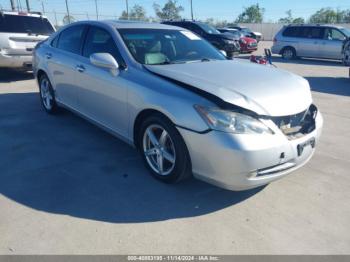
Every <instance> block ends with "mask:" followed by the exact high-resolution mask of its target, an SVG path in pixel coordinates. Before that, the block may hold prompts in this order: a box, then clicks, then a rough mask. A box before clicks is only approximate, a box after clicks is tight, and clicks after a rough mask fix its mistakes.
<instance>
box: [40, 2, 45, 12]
mask: <svg viewBox="0 0 350 262" xmlns="http://www.w3.org/2000/svg"><path fill="white" fill-rule="evenodd" d="M41 8H42V10H43V14H45V6H44V1H43V0H41Z"/></svg>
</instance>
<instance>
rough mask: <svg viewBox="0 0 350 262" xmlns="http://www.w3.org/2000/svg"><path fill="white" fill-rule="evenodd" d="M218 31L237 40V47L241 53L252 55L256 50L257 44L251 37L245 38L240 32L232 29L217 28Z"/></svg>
mask: <svg viewBox="0 0 350 262" xmlns="http://www.w3.org/2000/svg"><path fill="white" fill-rule="evenodd" d="M218 31H219V32H220V33H222V34H230V35H233V36H235V37H238V38H239V45H240V47H241V53H252V52H254V51H256V50H258V42H257V41H256V40H255V39H254V38H251V37H247V36H245V35H244V34H243V33H242V32H240V31H238V30H237V29H232V28H218Z"/></svg>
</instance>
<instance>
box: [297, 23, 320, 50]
mask: <svg viewBox="0 0 350 262" xmlns="http://www.w3.org/2000/svg"><path fill="white" fill-rule="evenodd" d="M323 32H324V28H322V27H318V26H314V27H313V26H305V27H304V26H303V27H300V29H299V34H298V36H299V37H300V40H299V41H298V50H297V55H298V56H306V57H320V50H321V44H322V40H323Z"/></svg>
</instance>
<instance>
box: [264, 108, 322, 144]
mask: <svg viewBox="0 0 350 262" xmlns="http://www.w3.org/2000/svg"><path fill="white" fill-rule="evenodd" d="M316 115H317V107H316V106H315V105H311V106H310V107H309V108H308V109H307V110H305V111H303V112H301V113H299V114H295V115H290V116H282V117H272V118H271V120H272V121H273V122H274V123H275V124H276V125H277V126H278V128H279V129H280V130H281V131H282V133H283V134H285V135H286V136H287V137H288V139H290V140H292V139H296V138H300V137H302V136H304V135H306V134H309V133H311V132H312V131H314V130H315V128H316V123H315V119H316Z"/></svg>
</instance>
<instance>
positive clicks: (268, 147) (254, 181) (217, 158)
mask: <svg viewBox="0 0 350 262" xmlns="http://www.w3.org/2000/svg"><path fill="white" fill-rule="evenodd" d="M263 121H264V123H265V124H266V125H268V126H269V127H270V128H271V129H272V130H274V132H275V134H273V135H269V134H256V135H252V134H232V133H225V132H219V131H210V132H207V133H204V134H203V133H196V132H192V131H189V130H186V129H182V128H178V130H179V132H180V133H181V135H182V136H183V138H184V140H185V142H186V144H187V147H188V150H189V153H190V157H191V161H192V170H193V174H194V176H195V177H197V178H198V179H201V180H204V181H206V182H209V183H211V184H215V185H217V186H220V187H222V188H226V189H230V190H246V189H250V188H255V187H259V186H262V185H265V184H268V183H270V182H272V181H275V180H277V179H280V178H282V177H284V176H285V175H287V174H289V173H290V172H293V171H295V170H296V169H298V168H300V167H302V166H303V165H304V164H306V163H307V162H308V161H309V160H310V159H311V157H312V155H313V153H314V150H315V146H317V142H318V140H319V137H320V135H321V131H322V126H323V118H322V115H321V113H320V112H317V115H315V121H314V123H315V125H314V128H313V129H310V130H309V131H310V132H309V133H307V134H303V135H302V136H293V137H289V136H287V135H286V134H284V133H283V132H282V130H281V129H280V128H279V127H278V126H277V125H276V124H275V123H274V121H272V120H271V119H270V120H263Z"/></svg>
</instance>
